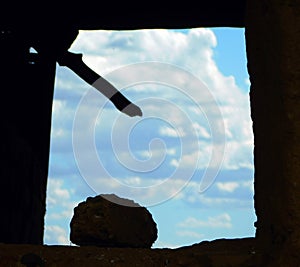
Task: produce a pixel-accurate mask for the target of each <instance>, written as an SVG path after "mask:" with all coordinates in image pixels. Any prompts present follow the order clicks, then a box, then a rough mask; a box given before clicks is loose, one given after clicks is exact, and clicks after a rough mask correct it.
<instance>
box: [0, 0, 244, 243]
mask: <svg viewBox="0 0 300 267" xmlns="http://www.w3.org/2000/svg"><path fill="white" fill-rule="evenodd" d="M166 5H167V3H165V6H161V5H160V3H159V2H158V1H157V2H151V4H145V5H136V4H135V3H134V2H130V3H129V2H120V3H118V5H116V3H115V2H110V1H107V2H101V3H100V4H99V3H98V4H96V5H95V2H92V1H85V2H84V3H80V4H75V5H72V6H68V7H65V6H63V5H61V4H57V3H56V2H55V1H54V2H49V3H48V2H45V3H44V2H43V3H42V4H40V5H30V4H28V2H27V1H23V2H21V3H17V4H16V3H15V2H13V1H3V3H2V4H1V11H2V13H1V16H0V48H1V52H2V53H1V55H0V59H1V60H0V66H1V73H0V75H1V84H0V87H1V99H2V103H1V105H0V106H1V107H0V111H1V112H0V114H1V119H2V120H1V123H2V133H3V135H4V140H5V141H4V142H3V143H1V144H0V148H1V170H0V210H1V213H2V215H1V219H0V243H1V242H4V243H35V244H41V243H42V242H43V228H44V215H45V208H46V207H45V199H46V184H47V173H48V157H49V140H50V128H51V107H52V98H53V87H54V75H55V60H54V59H53V58H52V57H53V56H55V53H53V50H52V49H53V47H56V48H57V46H59V44H60V42H62V43H65V42H66V40H68V37H67V36H69V32H70V33H71V36H72V32H74V31H77V30H79V29H83V30H88V29H113V30H124V29H144V28H190V27H212V26H216V27H220V26H227V27H243V26H244V7H245V1H241V0H230V1H226V2H224V1H221V0H216V1H208V2H203V3H201V8H200V9H199V8H198V6H197V8H195V7H194V3H193V4H192V3H190V4H189V3H185V5H176V4H175V5H174V3H172V7H171V6H167V8H166ZM49 25H50V26H49ZM64 31H66V32H64ZM33 43H34V44H36V45H37V47H39V48H41V50H40V51H38V52H41V53H39V55H38V56H36V58H34V59H30V58H29V56H30V55H29V47H30V46H32V45H33ZM158 45H159V44H158ZM54 50H55V49H54ZM43 52H45V53H43ZM31 63H34V64H31Z"/></svg>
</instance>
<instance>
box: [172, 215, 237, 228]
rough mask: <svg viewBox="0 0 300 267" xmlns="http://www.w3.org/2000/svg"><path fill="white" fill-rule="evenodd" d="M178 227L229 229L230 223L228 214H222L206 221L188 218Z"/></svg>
mask: <svg viewBox="0 0 300 267" xmlns="http://www.w3.org/2000/svg"><path fill="white" fill-rule="evenodd" d="M178 226H180V227H188V228H201V227H212V228H231V227H232V223H231V217H230V216H229V214H227V213H223V214H220V215H217V216H214V217H208V218H207V220H201V219H197V218H194V217H188V218H186V219H185V220H184V221H183V222H181V223H179V224H178Z"/></svg>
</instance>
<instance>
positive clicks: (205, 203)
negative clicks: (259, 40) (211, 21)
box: [44, 28, 256, 248]
mask: <svg viewBox="0 0 300 267" xmlns="http://www.w3.org/2000/svg"><path fill="white" fill-rule="evenodd" d="M69 51H71V52H74V53H82V54H83V61H84V62H85V63H86V64H87V65H88V66H89V67H90V68H91V69H93V70H94V71H96V72H97V73H99V74H100V75H101V76H102V77H104V78H105V79H107V80H108V81H109V82H110V83H111V84H113V85H114V86H116V88H118V89H119V90H120V91H121V92H122V93H123V94H124V95H125V96H126V97H127V98H128V99H130V100H131V101H132V102H134V103H135V104H136V105H138V106H139V107H140V108H141V109H142V111H143V116H142V117H133V118H131V117H128V116H127V115H125V114H123V113H121V112H119V111H118V110H117V109H116V108H115V107H114V106H113V104H112V103H111V102H109V101H108V100H107V99H106V98H105V97H104V96H103V95H102V94H101V93H99V92H98V91H97V90H95V89H94V88H93V87H91V86H90V85H88V84H86V83H85V82H84V81H83V80H82V79H81V78H79V77H78V76H76V74H74V73H73V72H72V71H71V70H69V69H68V68H66V67H61V66H59V65H57V70H56V80H55V92H54V101H53V115H52V130H51V151H50V166H49V179H48V189H47V212H46V217H45V239H44V242H45V244H48V245H56V244H60V245H72V244H71V242H70V240H69V231H70V229H69V224H70V221H71V218H72V216H73V209H74V207H76V206H77V205H78V204H79V203H80V202H82V201H85V200H86V198H87V197H89V196H96V195H99V194H111V193H113V194H117V195H118V196H120V197H124V198H128V199H132V200H134V201H135V202H137V203H139V204H140V205H142V206H145V207H147V209H148V210H149V211H150V212H151V214H152V216H153V219H154V221H155V222H156V224H157V228H158V239H157V241H156V242H155V243H154V244H153V248H163V247H168V248H176V247H180V246H186V245H191V244H195V243H199V242H201V241H205V240H214V239H219V238H241V237H251V236H254V235H255V228H254V222H255V221H256V215H255V212H254V207H253V205H254V203H253V193H254V189H253V175H254V166H253V133H252V121H251V117H250V106H249V87H250V82H249V77H248V73H247V66H246V52H245V42H244V29H233V28H211V29H208V28H195V29H185V30H165V29H157V30H137V31H80V33H79V35H78V37H77V39H76V40H75V41H74V43H73V45H72V46H71V48H70V49H69Z"/></svg>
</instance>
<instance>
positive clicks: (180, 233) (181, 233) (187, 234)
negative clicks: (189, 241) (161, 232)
mask: <svg viewBox="0 0 300 267" xmlns="http://www.w3.org/2000/svg"><path fill="white" fill-rule="evenodd" d="M176 235H178V236H180V237H189V238H197V239H198V238H203V237H204V234H200V233H198V232H194V231H188V230H183V231H177V232H176Z"/></svg>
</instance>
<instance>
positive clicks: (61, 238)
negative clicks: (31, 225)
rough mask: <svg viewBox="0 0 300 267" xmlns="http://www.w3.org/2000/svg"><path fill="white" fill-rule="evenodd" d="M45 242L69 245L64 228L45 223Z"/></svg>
mask: <svg viewBox="0 0 300 267" xmlns="http://www.w3.org/2000/svg"><path fill="white" fill-rule="evenodd" d="M45 243H46V244H49V245H51V244H59V245H70V240H69V237H68V234H67V232H66V230H65V229H64V228H62V227H60V226H58V225H46V229H45Z"/></svg>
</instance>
